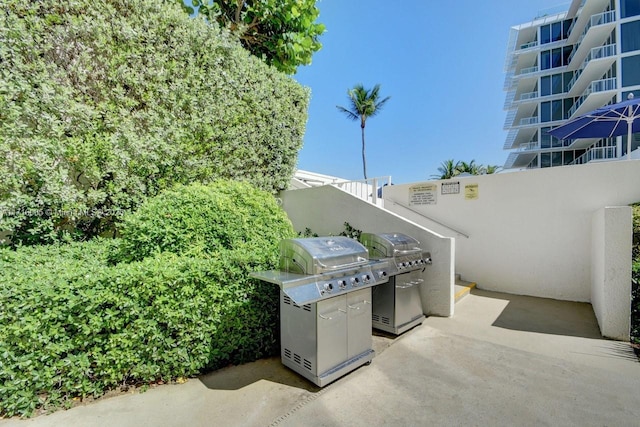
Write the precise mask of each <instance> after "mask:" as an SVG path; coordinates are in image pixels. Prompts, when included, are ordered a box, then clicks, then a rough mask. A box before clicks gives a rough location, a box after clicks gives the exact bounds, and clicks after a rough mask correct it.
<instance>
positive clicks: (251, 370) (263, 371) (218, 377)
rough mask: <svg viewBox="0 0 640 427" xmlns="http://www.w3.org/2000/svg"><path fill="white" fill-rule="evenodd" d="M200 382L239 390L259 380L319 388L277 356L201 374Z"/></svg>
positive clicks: (291, 385) (307, 389) (304, 387)
mask: <svg viewBox="0 0 640 427" xmlns="http://www.w3.org/2000/svg"><path fill="white" fill-rule="evenodd" d="M199 379H200V382H202V384H204V385H205V386H206V387H207V388H209V389H214V390H239V389H241V388H243V387H246V386H249V385H251V384H253V383H256V382H258V381H261V380H265V381H270V382H273V383H279V384H283V385H286V386H289V387H295V388H299V389H302V390H306V391H309V392H312V393H315V392H318V391H320V390H321V388H320V387H317V386H316V385H315V384H313V383H311V382H309V381H307V380H305V379H304V378H303V377H301V376H299V375H298V374H296V373H295V372H293V371H291V370H289V369H287V368H286V367H285V366H284V365H282V363H280V358H279V357H270V358H268V359H260V360H257V361H255V362H251V363H246V364H244V365H239V366H230V367H228V368H224V369H220V370H218V371H215V372H212V373H210V374H206V375H203V376H201V377H200V378H199Z"/></svg>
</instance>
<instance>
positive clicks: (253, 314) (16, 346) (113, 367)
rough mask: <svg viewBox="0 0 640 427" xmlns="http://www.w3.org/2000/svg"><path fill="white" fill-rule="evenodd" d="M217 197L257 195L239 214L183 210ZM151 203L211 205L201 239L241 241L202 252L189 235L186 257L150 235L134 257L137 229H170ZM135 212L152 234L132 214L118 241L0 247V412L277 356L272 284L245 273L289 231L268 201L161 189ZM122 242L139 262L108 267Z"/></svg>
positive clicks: (235, 191) (263, 265)
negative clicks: (258, 226) (211, 218)
mask: <svg viewBox="0 0 640 427" xmlns="http://www.w3.org/2000/svg"><path fill="white" fill-rule="evenodd" d="M216 190H217V192H218V193H222V194H223V195H220V194H218V195H217V196H215V197H217V199H216V200H218V201H221V200H226V201H227V202H229V201H231V200H238V201H239V205H240V206H242V205H243V203H244V204H246V205H249V204H250V203H249V201H248V199H247V200H244V201H242V198H243V197H247V198H249V197H250V196H251V195H256V194H257V195H258V197H256V203H255V204H254V205H252V208H251V209H248V208H247V209H244V210H243V209H236V206H235V205H234V204H233V203H220V204H218V205H217V208H214V207H212V206H211V205H210V204H207V203H204V204H190V203H187V202H191V201H195V200H201V201H206V197H204V196H205V195H213V194H214V193H216ZM168 194H169V195H171V196H170V197H169V198H168V197H167V195H168ZM173 199H175V200H173ZM161 200H163V201H167V202H168V201H169V200H171V203H172V206H173V207H178V206H183V207H184V211H185V212H187V213H186V214H182V211H181V210H180V209H177V208H176V209H174V210H171V212H172V213H174V214H176V215H179V216H180V217H181V218H189V217H190V216H193V217H195V216H197V215H198V212H199V211H200V210H201V211H202V213H203V215H211V214H212V212H213V211H214V210H215V209H218V218H219V220H218V221H215V222H212V223H207V224H205V225H204V228H203V231H206V232H207V233H211V234H212V235H214V234H216V233H217V235H224V234H225V233H227V234H228V235H229V238H230V240H231V241H233V242H242V244H238V245H235V246H234V247H229V248H225V247H222V246H212V247H211V248H206V247H203V246H202V245H203V244H204V243H203V242H204V239H203V238H202V237H201V236H200V235H198V230H199V229H198V228H193V229H192V230H191V233H192V234H191V235H190V236H191V237H193V238H194V240H193V241H194V245H195V247H197V248H198V250H197V251H194V250H191V249H190V248H188V247H186V246H184V247H182V249H179V250H176V251H175V252H176V253H172V252H168V251H165V252H160V250H161V249H159V248H158V246H157V241H156V240H154V239H151V240H149V241H148V242H147V244H148V247H149V248H153V250H147V249H148V248H147V249H145V247H144V243H143V242H142V240H141V239H138V237H140V235H139V234H136V233H137V232H138V231H140V230H155V231H157V235H156V237H157V236H159V235H160V234H161V228H160V227H162V226H167V227H169V228H170V227H172V226H174V225H175V223H171V222H164V220H163V218H158V217H155V216H154V215H153V212H155V213H156V214H157V215H160V216H163V215H164V214H165V212H166V211H163V210H162V209H159V205H158V202H159V201H161ZM154 209H157V210H154ZM141 211H142V212H147V214H148V215H147V216H146V217H145V220H147V221H149V223H151V224H153V226H145V224H144V221H143V219H142V216H141V215H137V214H131V216H130V217H127V218H125V223H126V224H127V228H126V229H127V230H128V232H130V233H131V234H130V235H128V237H127V239H130V240H128V241H127V240H126V239H122V240H120V239H116V240H113V241H109V240H97V241H91V242H85V243H72V244H66V245H50V246H40V247H23V248H19V249H18V250H15V251H14V250H9V249H3V250H0V304H1V306H2V310H0V415H7V416H12V415H16V414H20V415H30V414H32V413H33V411H34V410H36V409H43V410H49V409H53V408H57V407H59V406H61V405H66V404H69V403H70V402H71V401H72V400H71V399H72V398H74V397H87V396H100V395H101V394H103V393H104V392H105V391H106V390H108V389H111V388H115V387H118V386H120V385H123V384H145V383H153V382H155V381H158V380H163V381H168V380H171V379H175V378H177V377H186V376H192V375H195V374H198V373H201V372H205V371H207V370H211V369H217V368H220V367H223V366H226V365H227V364H229V363H242V362H247V361H251V360H255V359H257V358H259V357H263V356H266V355H273V354H275V353H277V351H278V321H277V313H278V304H277V301H278V288H277V287H276V286H273V285H270V284H266V283H263V282H260V281H256V280H253V279H250V278H249V277H248V273H249V272H251V271H255V270H259V269H269V268H273V267H275V265H276V261H277V249H276V248H277V245H278V242H279V241H280V240H281V239H282V238H288V237H293V234H294V233H293V231H292V228H291V224H290V223H289V221H288V219H287V218H286V217H285V216H284V214H283V213H282V212H281V211H279V210H278V207H277V205H276V203H275V200H274V199H273V197H271V196H270V195H269V194H268V193H264V192H256V190H253V189H251V188H249V186H248V185H246V184H240V183H228V182H218V183H216V184H215V185H214V186H212V187H204V186H201V185H194V186H190V187H181V188H180V191H173V192H168V193H163V194H161V195H159V196H158V197H157V198H155V199H151V200H149V201H148V202H147V203H146V204H144V205H143V206H142V207H141ZM236 212H242V213H241V214H236ZM240 216H244V222H245V223H246V224H251V223H252V222H253V221H257V222H260V221H264V223H266V224H271V225H272V226H271V227H270V228H269V229H262V230H261V232H260V233H261V234H260V235H256V234H254V233H253V231H252V230H250V229H249V228H248V227H245V228H242V227H237V226H236V223H237V222H241V221H240V219H239V217H240ZM134 217H135V218H134ZM186 223H187V224H188V223H189V222H188V221H186ZM228 230H231V231H228ZM167 231H170V230H167ZM185 236H186V234H185ZM183 237H184V236H183ZM136 239H137V240H136ZM127 242H129V243H127ZM131 242H137V243H136V245H134V246H132V247H134V248H135V249H136V250H138V251H139V252H137V253H136V258H140V260H138V261H133V262H120V263H118V264H112V259H113V253H116V254H121V251H122V248H123V247H127V245H128V244H130V243H131ZM121 244H122V246H120V245H121ZM205 246H206V245H205ZM178 247H179V246H178ZM156 249H158V250H156ZM169 249H170V248H169ZM142 253H144V254H150V255H149V256H147V257H146V258H142V257H141V255H140V254H142ZM194 254H197V255H198V256H192V255H194Z"/></svg>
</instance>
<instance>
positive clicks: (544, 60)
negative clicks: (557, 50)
mask: <svg viewBox="0 0 640 427" xmlns="http://www.w3.org/2000/svg"><path fill="white" fill-rule="evenodd" d="M549 68H551V51H550V50H545V51H543V52H540V69H541V70H548V69H549Z"/></svg>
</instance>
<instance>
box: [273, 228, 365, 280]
mask: <svg viewBox="0 0 640 427" xmlns="http://www.w3.org/2000/svg"><path fill="white" fill-rule="evenodd" d="M368 260H369V253H368V252H367V248H365V247H364V246H363V245H362V244H360V243H359V242H358V241H356V240H354V239H350V238H349V237H344V236H335V237H312V238H304V239H286V240H283V241H281V242H280V270H281V271H286V272H289V273H297V274H322V273H328V272H333V271H337V270H343V269H349V268H356V267H358V266H361V265H363V264H366V263H367V262H368Z"/></svg>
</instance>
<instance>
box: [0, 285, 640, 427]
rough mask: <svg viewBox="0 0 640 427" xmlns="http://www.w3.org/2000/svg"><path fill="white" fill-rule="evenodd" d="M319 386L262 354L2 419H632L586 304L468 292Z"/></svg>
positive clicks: (378, 339)
mask: <svg viewBox="0 0 640 427" xmlns="http://www.w3.org/2000/svg"><path fill="white" fill-rule="evenodd" d="M374 343H375V345H374V348H375V349H376V353H377V355H376V357H375V358H374V360H373V363H372V364H371V365H370V366H364V367H361V368H359V369H358V370H356V371H354V372H352V373H351V374H349V375H347V376H345V377H343V378H342V379H340V380H338V381H336V382H335V383H333V384H330V385H329V386H327V387H324V388H322V389H320V388H318V387H316V386H314V385H313V384H311V383H309V382H307V381H306V380H304V379H302V378H301V377H299V376H297V375H296V374H294V373H293V372H291V371H289V370H288V369H286V368H284V367H283V366H282V365H281V364H280V360H279V358H271V359H266V360H260V361H258V362H255V363H250V364H247V365H243V366H238V367H231V368H227V369H223V370H221V371H218V372H214V373H212V374H209V375H205V376H203V377H201V378H199V379H191V380H189V381H187V382H186V383H185V384H177V385H167V386H161V387H157V388H154V389H151V390H149V391H147V392H146V393H135V394H129V395H122V396H117V397H113V398H107V399H102V400H99V401H97V402H94V403H91V404H88V405H84V406H79V407H76V408H73V409H71V410H68V411H59V412H56V413H54V414H52V415H43V416H39V417H36V418H33V419H30V420H16V419H11V420H1V421H0V427H8V426H18V427H20V426H23V427H27V426H29V427H30V426H38V427H39V426H107V425H109V426H182V425H189V426H270V425H271V426H275V425H282V426H299V425H306V426H369V427H370V426H387V425H388V426H409V425H411V426H415V425H436V426H449V425H463V424H464V425H476V426H496V425H504V426H507V425H509V426H511V425H518V426H528V425H531V426H533V425H554V426H573V425H581V426H602V425H611V426H613V425H616V426H623V425H637V423H638V420H640V393H638V390H639V387H640V364H639V363H638V360H637V358H636V357H635V355H634V354H633V351H632V349H631V347H630V345H629V344H628V343H622V342H617V341H609V340H605V339H602V338H601V337H600V334H599V331H598V326H597V323H596V320H595V317H594V315H593V311H592V309H591V306H590V305H589V304H582V303H571V302H562V301H555V300H547V299H540V298H532V297H523V296H514V295H506V294H500V293H494V292H486V291H482V290H477V289H476V290H473V291H472V292H471V294H470V295H468V296H467V297H466V298H464V299H463V300H461V301H460V302H459V303H458V304H456V314H455V316H454V317H453V318H437V317H430V318H427V319H426V320H425V322H424V323H423V324H422V325H421V326H419V327H416V328H414V329H413V330H411V331H409V332H407V333H405V334H404V335H402V336H401V337H399V338H395V339H393V338H391V337H389V336H384V335H377V336H375V337H374Z"/></svg>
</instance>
